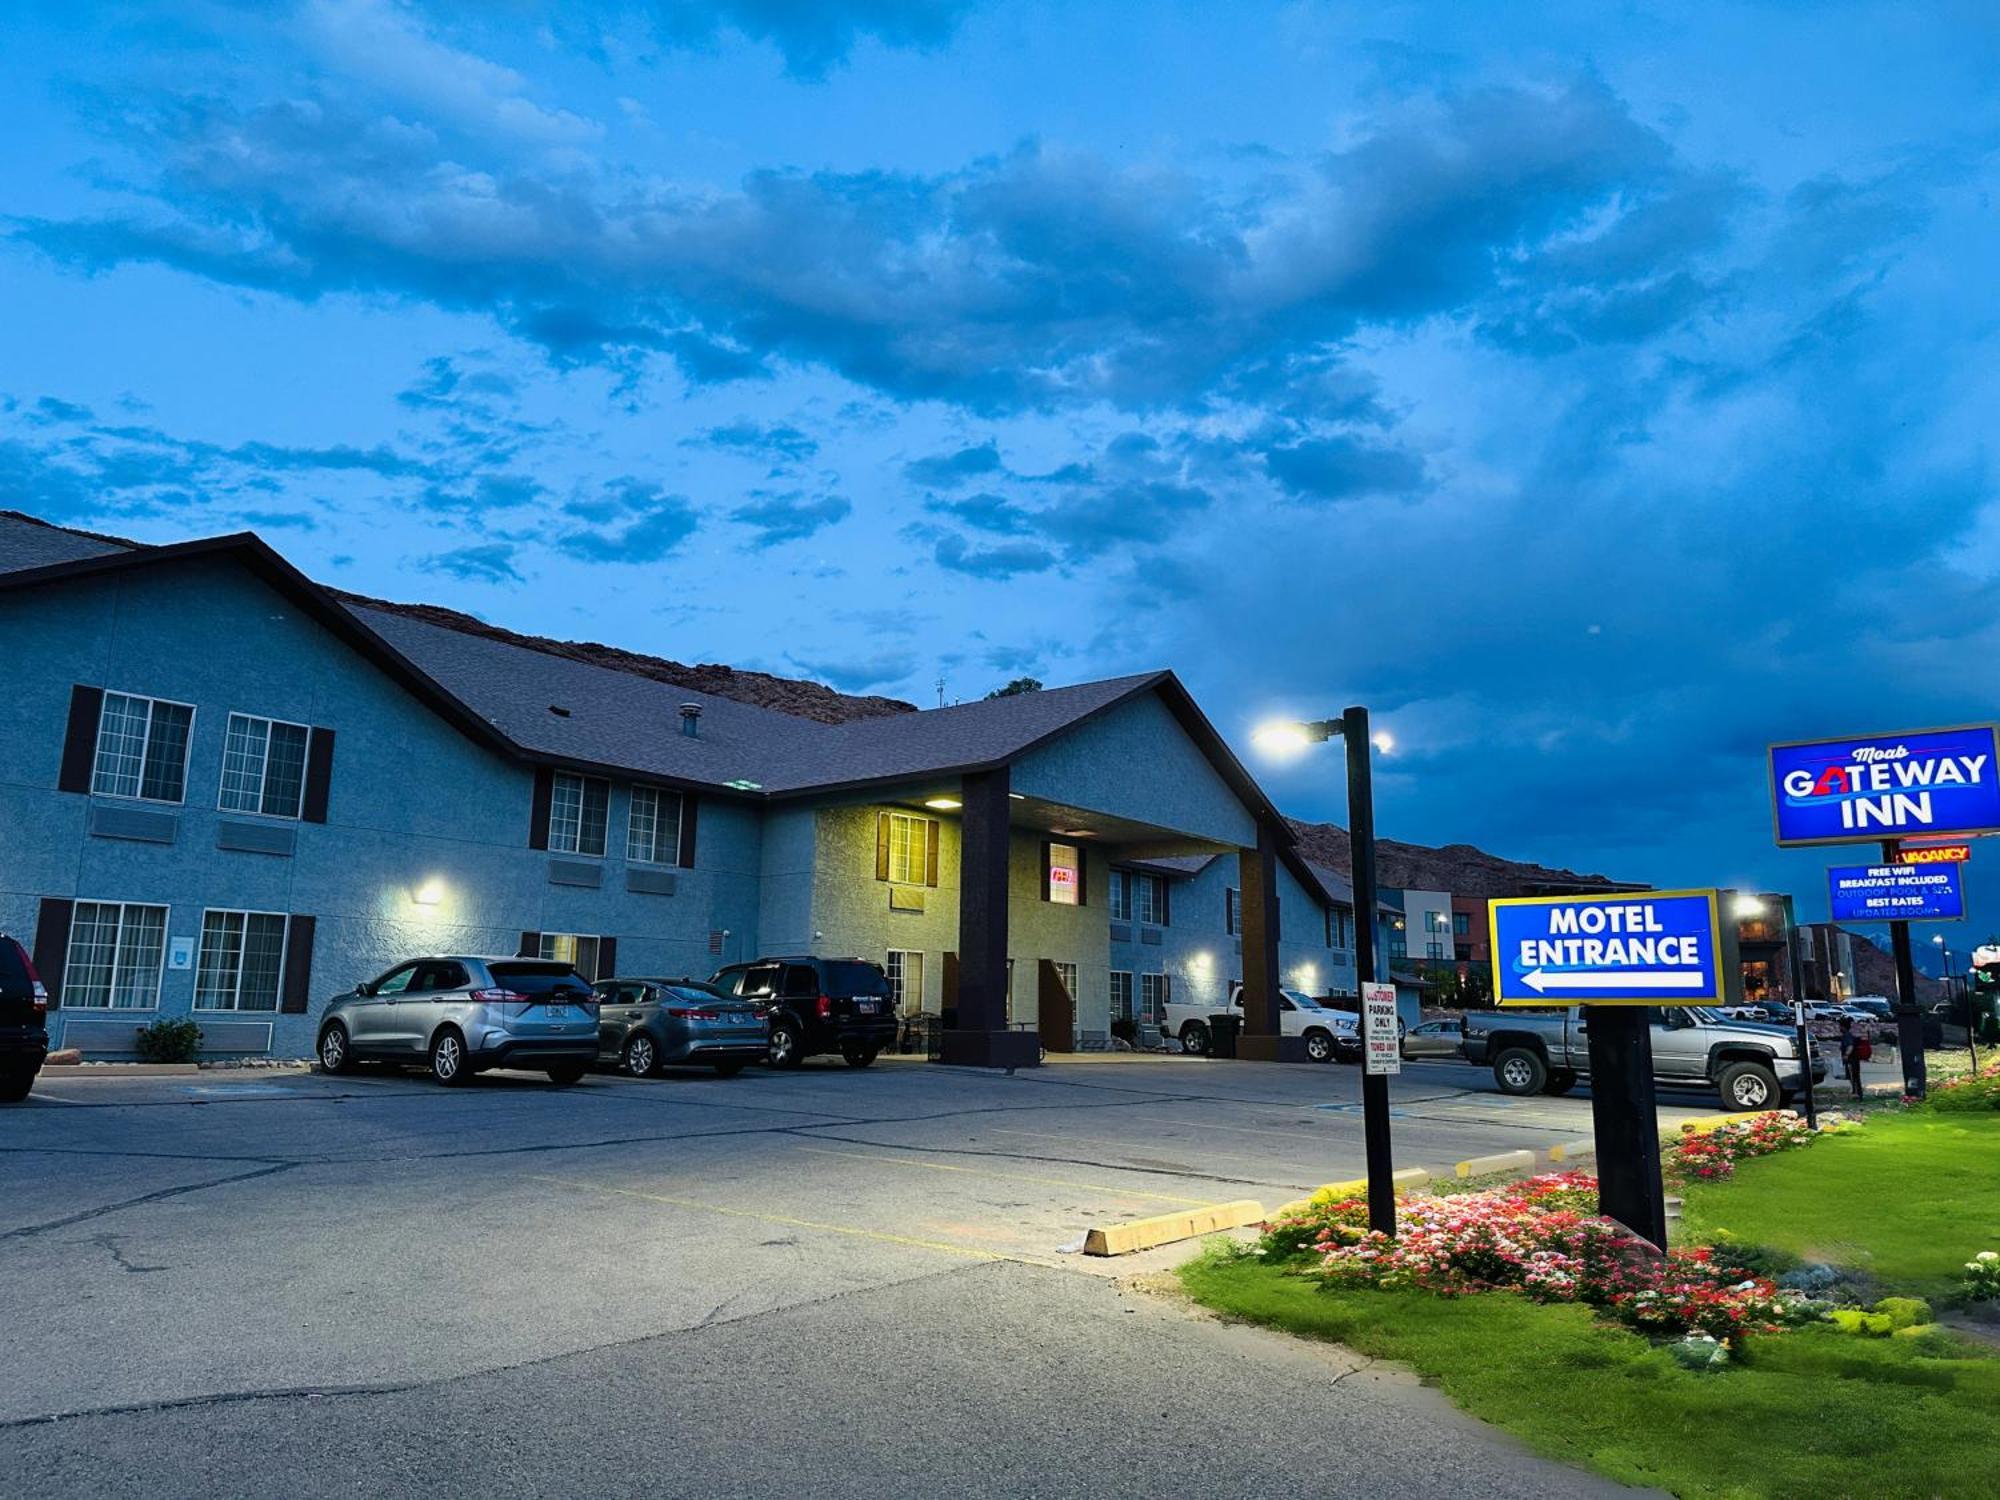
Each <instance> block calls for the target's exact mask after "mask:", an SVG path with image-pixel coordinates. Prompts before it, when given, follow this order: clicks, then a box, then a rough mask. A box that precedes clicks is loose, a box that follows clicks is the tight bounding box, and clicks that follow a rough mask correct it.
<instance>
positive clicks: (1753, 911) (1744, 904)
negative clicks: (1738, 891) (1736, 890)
mask: <svg viewBox="0 0 2000 1500" xmlns="http://www.w3.org/2000/svg"><path fill="white" fill-rule="evenodd" d="M1729 909H1730V911H1732V912H1734V913H1735V914H1736V915H1737V916H1739V917H1761V916H1763V915H1764V903H1763V902H1761V901H1759V900H1758V899H1757V898H1756V897H1755V896H1738V897H1737V898H1736V899H1735V900H1734V901H1732V902H1730V904H1729Z"/></svg>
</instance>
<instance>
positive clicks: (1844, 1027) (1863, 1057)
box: [1840, 1016, 1875, 1099]
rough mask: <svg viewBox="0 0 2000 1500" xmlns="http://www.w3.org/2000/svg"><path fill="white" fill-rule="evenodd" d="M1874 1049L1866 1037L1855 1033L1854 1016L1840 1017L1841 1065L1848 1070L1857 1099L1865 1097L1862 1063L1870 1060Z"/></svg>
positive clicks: (1849, 1079)
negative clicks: (1862, 1089)
mask: <svg viewBox="0 0 2000 1500" xmlns="http://www.w3.org/2000/svg"><path fill="white" fill-rule="evenodd" d="M1874 1050H1875V1049H1874V1048H1873V1047H1872V1046H1870V1045H1869V1042H1868V1039H1867V1038H1866V1037H1862V1036H1856V1035H1855V1034H1854V1019H1853V1017H1851V1016H1842V1017H1841V1018H1840V1065H1841V1066H1842V1067H1843V1068H1845V1069H1846V1070H1847V1081H1848V1082H1849V1083H1852V1084H1853V1085H1854V1097H1855V1098H1857V1099H1859V1098H1862V1097H1863V1095H1862V1092H1861V1065H1862V1064H1863V1063H1865V1062H1866V1061H1868V1057H1869V1054H1870V1053H1872V1052H1873V1051H1874Z"/></svg>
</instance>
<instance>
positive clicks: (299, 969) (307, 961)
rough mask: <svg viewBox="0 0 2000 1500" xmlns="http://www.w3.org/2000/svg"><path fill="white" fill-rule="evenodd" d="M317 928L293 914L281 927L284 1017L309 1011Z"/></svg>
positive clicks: (312, 920) (281, 1001)
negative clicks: (314, 930) (283, 928)
mask: <svg viewBox="0 0 2000 1500" xmlns="http://www.w3.org/2000/svg"><path fill="white" fill-rule="evenodd" d="M313 733H314V734H315V735H317V734H318V733H319V731H318V730H317V729H315V730H314V731H313ZM328 737H329V738H331V735H330V734H329V736H328ZM317 821H320V822H324V821H326V820H325V819H324V818H321V819H319V820H317ZM317 925H318V923H317V922H316V921H315V920H314V919H313V918H311V917H303V916H300V915H298V914H297V913H296V912H294V913H293V914H292V917H291V919H290V920H289V921H288V922H287V923H286V924H285V978H284V990H283V995H282V998H281V999H280V1000H279V1001H278V1009H279V1011H280V1012H282V1013H283V1014H285V1015H288V1016H302V1015H304V1014H305V1013H306V1012H307V1011H309V1010H311V1009H312V967H313V929H314V928H315V927H316V926H317Z"/></svg>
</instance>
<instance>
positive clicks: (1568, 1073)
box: [1542, 1068, 1576, 1094]
mask: <svg viewBox="0 0 2000 1500" xmlns="http://www.w3.org/2000/svg"><path fill="white" fill-rule="evenodd" d="M1575 1087H1576V1069H1574V1068H1557V1069H1556V1070H1555V1071H1554V1072H1552V1073H1550V1074H1549V1081H1548V1082H1547V1083H1545V1084H1543V1085H1542V1092H1543V1093H1545V1094H1567V1093H1568V1092H1569V1091H1570V1090H1571V1089H1573V1088H1575Z"/></svg>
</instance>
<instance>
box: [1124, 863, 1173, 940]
mask: <svg viewBox="0 0 2000 1500" xmlns="http://www.w3.org/2000/svg"><path fill="white" fill-rule="evenodd" d="M1165 887H1166V882H1165V881H1164V880H1162V879H1161V878H1160V877H1159V876H1158V875H1142V874H1141V873H1140V872H1139V871H1137V870H1113V871H1112V872H1111V920H1112V921H1114V922H1150V923H1152V924H1153V925H1154V926H1159V925H1161V924H1162V923H1164V922H1165V921H1166V920H1167V899H1166V889H1165Z"/></svg>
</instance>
